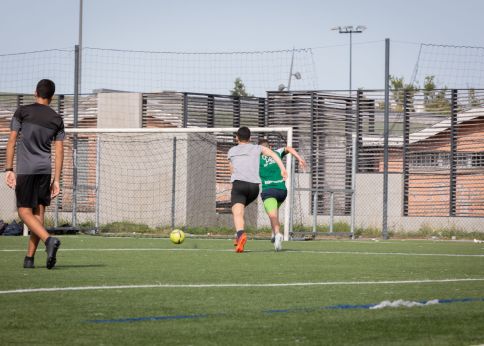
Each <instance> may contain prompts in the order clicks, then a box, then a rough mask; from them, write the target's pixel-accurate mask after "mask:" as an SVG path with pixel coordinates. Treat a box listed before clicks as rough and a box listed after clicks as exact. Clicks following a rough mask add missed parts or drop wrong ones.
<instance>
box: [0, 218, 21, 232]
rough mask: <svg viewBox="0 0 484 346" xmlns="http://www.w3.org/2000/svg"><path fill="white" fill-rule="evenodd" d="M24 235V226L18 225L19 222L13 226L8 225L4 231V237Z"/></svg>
mask: <svg viewBox="0 0 484 346" xmlns="http://www.w3.org/2000/svg"><path fill="white" fill-rule="evenodd" d="M23 233H24V230H23V224H22V223H21V222H20V223H17V221H15V220H14V221H13V222H12V223H11V224H8V225H7V227H5V230H4V231H3V235H22V234H23Z"/></svg>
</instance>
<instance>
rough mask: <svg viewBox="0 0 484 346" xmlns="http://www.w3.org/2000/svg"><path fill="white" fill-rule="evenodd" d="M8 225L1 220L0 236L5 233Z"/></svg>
mask: <svg viewBox="0 0 484 346" xmlns="http://www.w3.org/2000/svg"><path fill="white" fill-rule="evenodd" d="M7 225H8V223H5V222H3V220H0V235H2V234H3V232H4V231H5V228H7Z"/></svg>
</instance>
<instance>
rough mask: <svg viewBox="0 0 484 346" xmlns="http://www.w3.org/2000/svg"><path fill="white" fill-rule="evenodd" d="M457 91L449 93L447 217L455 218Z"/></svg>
mask: <svg viewBox="0 0 484 346" xmlns="http://www.w3.org/2000/svg"><path fill="white" fill-rule="evenodd" d="M457 106H458V105H457V90H456V89H452V91H451V115H450V157H449V164H450V183H449V185H450V186H449V216H451V217H452V216H456V211H457V208H456V204H457V203H456V202H457V201H456V192H457V191H456V190H457Z"/></svg>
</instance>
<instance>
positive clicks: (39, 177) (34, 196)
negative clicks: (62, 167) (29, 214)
mask: <svg viewBox="0 0 484 346" xmlns="http://www.w3.org/2000/svg"><path fill="white" fill-rule="evenodd" d="M50 178H51V176H50V174H32V175H30V174H19V175H17V185H16V186H15V196H16V197H17V208H32V209H34V208H37V207H38V206H39V205H44V206H48V205H50Z"/></svg>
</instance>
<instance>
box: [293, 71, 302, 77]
mask: <svg viewBox="0 0 484 346" xmlns="http://www.w3.org/2000/svg"><path fill="white" fill-rule="evenodd" d="M293 76H294V78H296V79H301V74H300V73H299V72H296V73H294V74H293Z"/></svg>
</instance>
